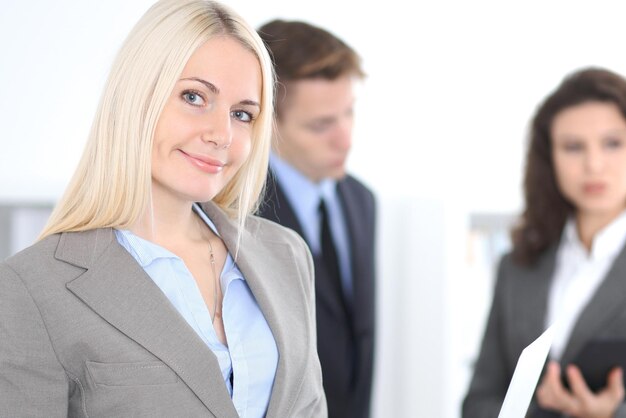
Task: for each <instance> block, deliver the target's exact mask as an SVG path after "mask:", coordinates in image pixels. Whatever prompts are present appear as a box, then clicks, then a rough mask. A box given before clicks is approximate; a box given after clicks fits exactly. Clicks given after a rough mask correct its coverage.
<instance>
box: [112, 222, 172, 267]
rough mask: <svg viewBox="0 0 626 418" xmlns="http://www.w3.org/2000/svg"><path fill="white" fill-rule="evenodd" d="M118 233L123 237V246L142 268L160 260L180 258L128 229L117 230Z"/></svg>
mask: <svg viewBox="0 0 626 418" xmlns="http://www.w3.org/2000/svg"><path fill="white" fill-rule="evenodd" d="M116 233H117V234H118V236H120V235H121V237H122V243H121V244H122V245H123V246H124V248H126V249H127V250H128V251H129V252H130V253H131V255H132V256H133V258H134V259H135V260H137V262H138V263H139V265H141V267H142V268H145V267H147V266H149V265H150V264H152V262H153V261H154V260H157V259H159V258H179V257H178V256H177V255H176V254H174V253H172V252H171V251H168V250H166V249H165V248H163V247H161V246H160V245H157V244H155V243H153V242H150V241H148V240H145V239H143V238H141V237H138V236H137V235H135V234H133V233H132V232H131V231H129V230H127V229H117V230H116Z"/></svg>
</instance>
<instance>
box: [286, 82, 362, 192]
mask: <svg viewBox="0 0 626 418" xmlns="http://www.w3.org/2000/svg"><path fill="white" fill-rule="evenodd" d="M353 84H354V79H353V78H352V77H349V76H344V77H340V78H338V79H336V80H332V81H331V80H326V79H322V78H315V79H308V80H298V81H292V82H288V83H287V84H286V88H287V95H286V97H287V98H286V101H285V103H283V104H282V106H281V107H280V109H281V114H280V117H279V118H278V121H277V128H278V132H277V135H276V141H275V142H274V148H275V150H276V152H277V154H278V156H279V157H281V158H283V159H284V160H285V161H287V162H288V163H290V164H291V165H293V166H294V167H295V168H297V169H298V170H299V171H300V172H302V173H303V174H304V175H305V176H307V177H308V178H309V179H310V180H312V181H314V182H319V181H320V180H322V179H325V178H333V179H340V178H342V177H344V176H345V173H346V169H345V166H346V159H347V157H348V152H349V151H350V145H351V143H352V124H353V115H352V113H353V112H352V109H353V105H354V95H353V92H352V87H353Z"/></svg>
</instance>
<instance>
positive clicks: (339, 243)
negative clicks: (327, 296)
mask: <svg viewBox="0 0 626 418" xmlns="http://www.w3.org/2000/svg"><path fill="white" fill-rule="evenodd" d="M270 167H271V169H272V171H273V172H274V175H275V176H276V178H277V180H278V182H279V184H280V187H281V188H282V190H283V191H284V192H285V195H286V197H287V200H288V201H289V204H290V205H291V207H292V208H293V210H294V212H295V214H296V217H297V219H298V221H299V222H300V225H301V226H302V230H303V233H304V239H305V240H306V241H307V243H308V244H309V247H310V248H311V252H312V253H313V254H315V255H319V254H320V253H321V231H320V224H321V214H320V212H319V204H320V199H324V203H325V204H326V208H327V210H328V218H329V223H330V229H331V231H332V232H331V233H332V237H333V242H334V243H335V249H336V250H337V258H338V260H339V269H340V271H341V280H342V285H343V290H344V294H345V296H346V297H347V299H348V300H349V301H351V300H352V265H351V264H350V260H351V254H350V241H349V239H348V227H347V225H346V220H345V217H344V214H343V209H342V207H341V201H340V200H339V194H338V192H337V182H336V181H335V180H332V179H324V180H322V181H320V182H319V183H314V182H312V181H311V180H309V178H308V177H306V176H305V175H303V174H302V173H301V172H300V171H298V170H297V169H296V168H295V167H293V166H292V165H290V164H289V163H287V162H286V161H285V160H283V159H281V158H280V157H278V156H277V155H276V154H274V153H272V154H270Z"/></svg>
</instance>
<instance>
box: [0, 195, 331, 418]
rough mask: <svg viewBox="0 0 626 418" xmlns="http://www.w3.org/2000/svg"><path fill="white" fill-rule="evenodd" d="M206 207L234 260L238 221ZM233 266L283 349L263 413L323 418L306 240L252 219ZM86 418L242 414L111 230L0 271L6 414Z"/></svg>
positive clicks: (55, 245)
mask: <svg viewBox="0 0 626 418" xmlns="http://www.w3.org/2000/svg"><path fill="white" fill-rule="evenodd" d="M202 206H203V209H204V210H205V212H207V214H208V215H209V217H210V218H211V220H213V222H214V223H215V225H216V226H217V229H218V231H219V232H220V234H221V236H222V238H223V239H224V243H225V244H226V246H227V247H228V250H229V251H230V253H231V254H235V249H236V248H235V246H236V243H237V231H238V227H237V225H236V223H235V222H233V221H232V220H231V219H229V218H228V217H227V216H226V214H224V213H223V212H222V211H221V210H220V209H219V208H218V207H217V206H215V205H213V204H211V203H206V204H203V205H202ZM237 265H238V267H239V268H240V270H241V272H242V273H243V275H244V276H245V278H246V281H247V282H248V284H249V286H250V289H251V290H252V293H254V296H255V298H256V300H257V302H258V303H259V306H260V307H261V310H262V312H263V315H265V318H266V319H267V322H268V324H269V326H270V328H271V330H272V334H273V335H274V338H275V339H276V344H277V346H278V352H279V361H278V369H277V371H276V379H275V381H274V386H273V388H272V395H271V398H270V403H269V408H268V411H267V417H277V418H284V417H290V418H291V417H300V418H311V417H315V418H323V417H326V405H325V402H324V391H323V389H322V383H321V378H322V376H321V370H320V365H319V361H318V359H317V356H316V344H315V336H316V334H315V317H314V309H315V306H314V304H313V298H314V293H313V290H314V289H313V283H312V282H313V271H312V270H313V263H312V260H311V257H310V255H309V251H308V248H307V246H306V244H305V243H304V241H303V240H302V239H301V238H300V237H299V236H298V235H297V234H295V233H294V232H293V231H290V230H287V229H286V228H282V227H280V226H278V225H276V224H274V223H272V222H268V221H266V220H265V219H260V218H257V217H250V218H249V219H248V220H247V223H246V229H245V230H244V231H243V235H242V239H241V246H240V247H239V254H238V258H237ZM235 384H236V383H235ZM88 416H90V417H130V416H132V417H146V418H147V417H150V418H152V417H168V418H169V417H185V418H188V417H189V418H191V417H207V418H208V417H219V418H226V417H229V418H236V417H237V416H238V415H237V412H236V410H235V407H234V405H233V402H232V400H231V399H230V396H229V394H228V391H227V390H226V385H225V384H224V381H223V377H222V373H221V371H220V367H219V364H218V361H217V358H216V357H215V355H214V354H213V352H212V351H211V350H210V349H209V348H208V347H207V346H206V345H205V344H204V343H203V342H202V340H201V339H200V337H198V335H197V334H196V333H195V332H194V330H193V329H192V328H191V327H190V326H189V325H188V324H187V323H186V322H185V320H184V318H183V317H182V316H181V315H180V314H179V313H178V311H177V310H176V309H175V308H174V306H173V305H172V304H171V303H170V301H169V300H168V299H167V297H166V296H165V295H164V294H163V293H162V292H161V290H160V289H159V288H158V287H157V285H156V284H155V283H154V282H153V281H152V280H151V279H150V277H149V276H148V275H147V274H146V273H145V272H144V270H143V269H142V268H141V266H140V265H139V264H138V263H137V262H136V261H135V259H134V258H133V257H132V256H131V255H130V254H129V253H128V252H127V251H126V250H125V249H124V248H123V247H122V246H121V245H119V243H118V242H117V240H116V238H115V234H114V232H113V231H112V230H111V229H110V228H103V229H95V230H91V231H86V232H72V233H63V234H55V235H51V236H49V237H47V238H46V239H44V240H42V241H40V242H38V243H37V244H35V245H33V246H32V247H30V248H28V249H26V250H24V251H22V252H20V253H18V254H17V255H15V256H13V257H11V258H9V259H7V260H6V261H5V262H3V263H0V417H88Z"/></svg>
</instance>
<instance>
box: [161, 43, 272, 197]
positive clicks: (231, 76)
mask: <svg viewBox="0 0 626 418" xmlns="http://www.w3.org/2000/svg"><path fill="white" fill-rule="evenodd" d="M260 102H261V69H260V65H259V62H258V60H257V58H256V56H255V55H254V54H253V53H252V52H250V51H249V50H248V49H246V48H244V47H243V46H242V45H241V44H240V43H239V42H238V41H236V40H234V39H232V38H229V37H218V38H214V39H211V40H209V41H207V42H206V43H205V44H203V45H202V46H201V47H200V48H198V50H197V51H196V52H195V53H194V54H193V55H192V56H191V58H190V59H189V61H188V62H187V64H186V65H185V68H184V70H183V72H182V74H181V76H180V78H179V80H178V81H177V82H176V85H175V86H174V90H173V91H172V94H171V96H170V97H169V99H168V101H167V103H166V104H165V108H164V109H163V112H162V113H161V116H160V118H159V121H158V123H157V127H156V131H155V136H154V147H153V150H152V189H153V194H154V195H155V197H158V196H169V197H172V198H174V199H177V200H184V201H208V200H211V199H213V197H215V195H217V194H218V193H219V192H220V191H221V190H222V189H223V188H224V186H225V185H226V184H227V183H228V182H229V181H230V180H231V179H232V178H233V176H234V175H235V174H236V173H237V171H238V170H239V168H240V167H241V166H242V165H243V163H244V162H245V161H246V159H247V157H248V155H249V153H250V148H251V143H252V132H253V126H254V122H255V119H256V118H257V116H258V115H259V112H260V110H261V109H260Z"/></svg>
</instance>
